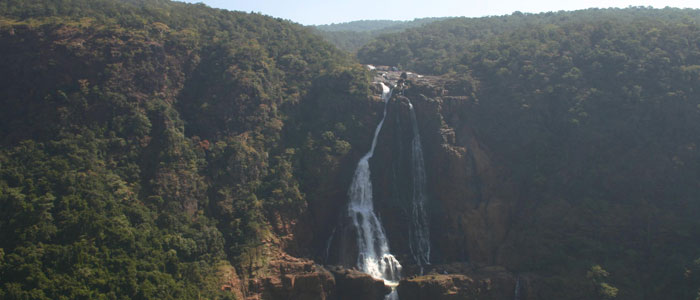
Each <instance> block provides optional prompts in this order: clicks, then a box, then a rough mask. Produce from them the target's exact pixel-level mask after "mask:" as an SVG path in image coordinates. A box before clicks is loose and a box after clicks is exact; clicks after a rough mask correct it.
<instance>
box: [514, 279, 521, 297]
mask: <svg viewBox="0 0 700 300" xmlns="http://www.w3.org/2000/svg"><path fill="white" fill-rule="evenodd" d="M522 289H523V287H522V286H521V285H520V276H518V279H516V281H515V292H514V293H513V294H514V296H513V299H515V300H520V297H521V296H520V293H521V290H522Z"/></svg>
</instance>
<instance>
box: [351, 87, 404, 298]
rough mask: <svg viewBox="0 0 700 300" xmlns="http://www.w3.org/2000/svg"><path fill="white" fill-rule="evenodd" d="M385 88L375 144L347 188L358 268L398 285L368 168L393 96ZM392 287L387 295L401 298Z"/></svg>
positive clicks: (395, 262) (396, 263)
mask: <svg viewBox="0 0 700 300" xmlns="http://www.w3.org/2000/svg"><path fill="white" fill-rule="evenodd" d="M382 89H383V91H382V98H383V100H384V115H383V117H382V120H381V121H380V122H379V125H377V128H376V129H375V130H374V138H373V139H372V146H371V148H370V150H369V152H367V154H365V155H364V156H363V157H362V158H361V159H360V161H359V162H358V163H357V169H355V174H354V176H353V178H352V184H350V190H349V191H348V195H349V196H350V202H349V204H348V214H349V216H350V217H351V218H352V222H353V225H354V226H355V229H356V230H357V246H358V257H357V266H358V268H359V269H360V270H361V271H362V272H365V273H367V274H369V275H371V276H372V277H374V278H377V279H382V280H384V283H385V284H386V285H388V286H392V287H395V286H396V285H398V281H399V279H401V264H400V263H399V261H398V260H396V258H395V257H394V256H393V255H392V254H391V253H390V252H389V244H388V242H387V238H386V234H385V233H384V228H383V227H382V224H381V222H380V221H379V218H377V215H376V214H375V213H374V202H373V199H372V181H371V180H370V169H369V159H370V158H372V155H374V148H375V147H376V146H377V137H378V136H379V132H380V131H381V130H382V125H383V124H384V119H385V118H386V106H387V103H388V101H389V98H391V89H390V88H389V87H387V86H386V85H384V84H383V83H382ZM392 289H393V290H392V293H391V294H389V295H388V296H387V299H398V295H396V290H395V289H394V288H392Z"/></svg>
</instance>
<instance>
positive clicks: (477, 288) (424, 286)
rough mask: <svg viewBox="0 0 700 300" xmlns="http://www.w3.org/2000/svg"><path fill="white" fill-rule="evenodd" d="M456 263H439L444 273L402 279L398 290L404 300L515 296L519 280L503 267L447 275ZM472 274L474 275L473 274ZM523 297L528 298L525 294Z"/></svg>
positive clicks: (482, 298)
mask: <svg viewBox="0 0 700 300" xmlns="http://www.w3.org/2000/svg"><path fill="white" fill-rule="evenodd" d="M454 268H455V267H454V266H436V267H435V269H440V270H441V271H443V272H444V274H437V273H433V274H428V275H424V276H417V277H410V278H405V279H403V280H401V283H400V284H399V287H398V291H399V297H400V298H401V299H402V300H414V299H415V300H418V299H434V300H453V299H454V300H456V299H480V300H488V299H494V300H495V299H499V300H500V299H513V298H514V296H515V290H516V284H517V279H516V278H515V277H514V276H513V275H512V274H510V273H508V272H506V271H505V270H504V269H502V268H499V267H491V268H484V269H481V270H476V271H470V272H468V274H446V273H447V270H449V269H454ZM469 273H471V274H469ZM521 299H526V298H524V297H521Z"/></svg>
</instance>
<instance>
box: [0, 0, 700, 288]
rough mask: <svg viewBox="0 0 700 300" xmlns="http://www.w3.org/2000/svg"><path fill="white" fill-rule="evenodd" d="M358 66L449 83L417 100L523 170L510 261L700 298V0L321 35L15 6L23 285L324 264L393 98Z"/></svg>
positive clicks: (0, 214)
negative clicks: (322, 255)
mask: <svg viewBox="0 0 700 300" xmlns="http://www.w3.org/2000/svg"><path fill="white" fill-rule="evenodd" d="M319 33H320V34H319ZM321 35H323V37H325V38H326V39H329V40H330V41H331V43H329V42H327V41H324V40H323V37H322V36H321ZM368 42H369V43H368ZM333 44H335V45H336V46H335V47H334V46H333ZM357 49H359V51H357V58H353V57H351V56H350V55H349V54H348V53H352V52H354V51H355V50H357ZM343 50H345V51H343ZM358 60H359V62H361V63H366V64H380V65H390V66H397V67H400V68H402V69H404V70H410V71H415V72H419V73H423V74H426V75H428V74H431V75H436V77H434V78H439V80H436V81H435V82H433V83H432V84H436V85H437V84H444V86H442V87H436V86H422V87H419V86H418V85H415V86H412V85H411V82H410V81H411V80H410V79H409V80H407V81H406V82H405V83H406V84H405V86H404V87H405V89H404V90H401V91H398V92H397V94H401V96H404V94H403V92H405V95H414V94H415V95H417V97H416V98H414V99H413V101H416V102H415V104H416V107H421V105H423V106H422V107H428V106H430V105H437V104H436V103H438V102H440V101H443V100H444V102H442V103H443V104H444V106H441V109H443V110H442V111H440V112H439V113H440V114H442V115H441V117H444V118H443V119H439V118H436V119H434V120H427V121H434V122H436V123H439V124H438V126H437V127H438V128H439V129H444V133H446V134H447V135H446V136H449V134H450V130H452V132H451V134H452V139H453V140H456V141H454V142H455V143H456V144H458V143H461V142H463V141H459V139H460V138H461V136H459V135H457V134H455V133H454V132H456V131H463V132H469V134H471V135H473V137H474V140H475V141H476V142H474V143H476V144H479V146H480V147H481V148H483V149H486V150H484V151H485V152H488V155H490V156H492V158H493V161H494V165H499V166H502V168H503V169H504V171H503V173H504V175H502V177H503V178H501V179H502V180H503V181H508V182H509V183H510V182H512V183H513V185H514V186H515V188H514V190H515V191H517V192H516V193H515V196H514V199H512V200H513V201H512V202H513V203H516V206H514V207H513V209H512V210H513V214H512V218H511V219H509V220H507V222H509V223H511V224H513V226H511V227H510V228H509V229H508V235H507V239H505V241H504V242H503V244H501V245H499V247H498V248H497V249H489V251H492V252H494V253H493V255H492V257H497V258H498V261H496V259H494V261H493V262H490V263H493V264H496V263H497V264H500V265H501V266H503V267H505V268H506V269H507V270H508V271H509V272H512V273H513V274H523V276H526V277H527V276H529V277H528V278H534V279H535V280H537V281H538V282H539V283H538V284H540V286H544V287H545V288H543V289H538V290H537V291H531V292H532V293H535V292H536V294H531V295H535V297H539V298H540V299H593V298H616V299H695V298H696V297H698V295H699V294H698V293H699V290H698V287H700V259H699V258H700V237H699V231H698V228H700V219H698V218H697V216H698V214H700V201H698V199H697V195H698V194H700V185H699V184H698V182H700V153H699V152H698V149H697V148H698V145H699V144H700V123H698V122H697V121H698V119H699V118H700V94H699V93H700V91H699V90H698V83H699V82H700V12H699V11H698V10H689V9H673V8H666V9H651V8H645V7H631V8H627V9H589V10H582V11H576V12H556V13H543V14H522V13H518V12H516V13H514V14H512V15H509V16H500V17H487V18H450V19H444V20H442V19H440V20H439V19H434V18H427V19H417V20H414V21H409V22H398V23H397V22H389V21H361V22H351V23H348V24H334V25H328V26H319V27H317V28H316V29H314V28H309V27H304V26H301V25H299V24H295V23H292V22H290V21H285V20H282V19H276V18H272V17H267V16H262V15H260V14H254V13H253V14H248V13H241V12H230V11H225V10H219V9H212V8H209V7H206V6H205V5H202V4H186V3H180V2H171V1H166V0H120V1H117V0H54V1H41V0H5V1H1V2H0V71H2V73H3V74H5V76H4V77H3V80H2V81H0V101H1V102H0V103H1V104H2V107H3V109H2V110H0V298H2V299H130V298H136V299H175V298H181V299H194V298H209V299H217V298H220V299H226V298H236V297H237V296H239V295H237V294H236V293H231V292H229V291H225V289H222V287H224V286H228V287H230V286H231V285H232V283H231V282H233V280H231V279H230V278H232V277H236V276H240V277H242V279H243V280H242V281H244V284H243V285H245V286H247V282H248V281H245V280H246V279H250V280H251V281H250V282H252V283H255V282H256V281H255V280H256V278H262V277H263V276H267V275H269V274H270V273H271V270H270V269H268V265H269V264H270V260H271V259H272V258H274V257H275V256H284V257H285V258H288V256H291V255H293V256H296V257H304V258H307V259H309V260H311V259H313V260H314V262H318V263H320V259H318V257H319V252H323V251H324V250H326V249H327V248H326V247H328V246H326V239H327V238H328V235H331V230H332V229H331V228H330V227H331V225H330V224H332V222H335V220H337V219H338V218H339V217H338V216H339V215H341V212H340V208H339V207H341V206H342V204H343V203H344V202H343V201H345V198H344V197H346V196H347V195H346V193H347V187H348V185H349V183H350V182H349V181H350V179H351V175H352V170H353V167H354V164H355V163H356V162H357V160H358V159H359V156H360V155H362V154H364V153H365V152H366V151H367V149H368V147H369V143H370V141H369V139H370V137H371V134H372V130H373V129H374V126H376V124H377V122H378V120H379V119H380V118H381V115H380V114H381V112H382V108H383V104H382V102H381V100H380V99H378V97H377V96H373V95H372V94H373V93H374V94H376V92H378V91H376V89H377V88H376V87H374V86H372V84H371V78H372V77H373V75H376V73H374V74H373V73H372V72H370V71H368V70H367V69H366V68H365V67H363V66H361V65H360V64H358V63H357V62H358ZM426 77H427V76H426ZM412 88H413V90H412ZM421 88H424V89H425V90H421ZM440 88H444V90H441V94H440V95H438V96H437V97H436V99H429V98H428V97H426V96H425V95H424V94H428V92H425V91H428V90H440ZM412 93H413V94H412ZM442 96H444V99H442V98H440V97H442ZM449 97H451V98H449ZM437 98H440V99H437ZM396 99H398V98H396ZM392 101H393V100H392ZM419 101H422V103H419ZM450 101H452V102H450ZM395 102H396V103H397V105H401V103H399V102H400V101H399V100H396V101H395ZM450 105H451V106H450ZM434 107H437V106H434ZM390 113H391V110H390ZM418 115H419V116H423V115H422V114H420V113H419V114H418ZM392 120H394V121H393V122H395V121H396V120H398V119H392ZM420 121H426V120H423V119H421V120H420ZM389 123H390V122H387V128H391V126H398V125H395V124H397V123H393V124H394V125H392V124H389ZM422 124H424V125H422V126H427V125H425V123H422ZM453 124H460V125H463V126H462V127H460V128H457V129H456V130H454V128H448V125H453ZM441 126H442V127H441ZM448 129H449V130H448ZM424 136H425V137H426V138H434V136H433V137H429V136H428V135H427V134H426V135H424ZM441 137H442V136H441ZM441 137H439V138H441ZM426 144H427V143H426ZM440 146H442V145H438V146H437V147H440ZM379 148H382V147H381V146H380V147H379ZM426 148H427V146H426ZM386 149H390V148H388V147H387V148H386ZM380 150H381V149H380ZM428 151H430V150H427V151H426V152H428ZM465 151H466V150H465ZM389 154H390V155H391V154H392V153H389ZM429 154H430V153H428V155H429ZM431 163H433V161H430V160H426V166H427V168H431V166H430V164H431ZM472 163H473V162H472ZM375 167H376V165H375ZM433 167H434V168H437V169H439V168H441V167H443V166H433ZM459 167H461V166H459ZM387 169H389V168H387ZM499 174H500V173H499ZM469 176H472V175H469ZM437 180H440V179H439V178H438V179H437ZM432 192H435V191H432ZM460 199H461V198H460ZM471 200H473V199H466V200H465V201H463V202H464V203H466V204H464V203H461V202H460V203H458V204H459V205H462V204H464V205H465V206H466V205H471V204H472V203H471V202H469V201H471ZM477 202H478V201H477ZM488 205H489V203H476V204H475V206H479V207H485V206H488ZM331 212H332V213H331ZM314 234H316V236H314ZM324 234H325V235H324ZM288 254H291V255H288ZM437 259H438V260H439V258H437ZM290 260H292V259H290ZM402 263H403V262H402ZM445 263H450V262H445ZM460 263H466V264H470V263H471V261H469V259H468V258H465V261H460ZM231 274H233V275H235V276H233V275H231ZM252 283H251V286H253V285H254V284H252ZM245 288H248V287H245ZM251 289H252V287H251ZM528 299H529V298H528Z"/></svg>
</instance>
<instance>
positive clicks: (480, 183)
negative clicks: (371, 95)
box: [371, 78, 515, 265]
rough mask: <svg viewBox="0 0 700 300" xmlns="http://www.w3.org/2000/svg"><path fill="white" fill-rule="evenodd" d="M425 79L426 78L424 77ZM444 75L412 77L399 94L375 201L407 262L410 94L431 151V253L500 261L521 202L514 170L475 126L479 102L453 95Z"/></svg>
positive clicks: (383, 146) (384, 140) (442, 259)
mask: <svg viewBox="0 0 700 300" xmlns="http://www.w3.org/2000/svg"><path fill="white" fill-rule="evenodd" d="M416 80H418V79H416ZM442 86H443V83H441V82H439V80H436V79H430V78H426V79H425V80H421V81H410V80H409V81H406V82H405V85H404V86H403V88H401V87H400V88H397V89H396V90H395V95H394V97H393V98H392V100H391V101H392V102H391V106H390V108H389V109H390V111H389V116H388V117H387V122H386V124H385V128H384V129H383V130H382V133H381V135H380V141H381V142H380V143H379V145H378V148H377V151H376V154H375V157H376V159H374V160H373V161H372V162H371V163H372V175H373V182H374V184H375V186H377V187H381V188H377V189H376V191H375V194H376V196H375V199H376V201H375V203H376V205H377V206H378V208H377V210H378V211H379V212H380V214H381V217H382V221H383V222H384V226H385V228H386V230H387V235H388V237H389V241H390V242H391V244H390V246H391V248H392V252H394V253H395V254H396V255H397V256H398V257H399V259H400V260H401V261H402V263H404V264H406V263H409V264H410V263H414V262H412V258H411V256H410V249H409V245H408V234H407V232H406V224H407V223H408V222H410V216H409V212H410V210H409V206H408V205H409V203H410V200H411V194H410V193H411V184H412V183H411V181H410V176H411V170H410V168H409V166H410V155H411V153H410V143H411V138H412V134H411V127H410V126H411V123H410V115H409V110H408V103H409V101H410V102H411V103H412V104H413V106H414V107H415V113H416V118H417V122H418V126H419V131H420V135H421V138H422V144H423V152H424V159H425V167H426V175H427V189H428V198H429V199H428V209H429V213H430V222H429V223H430V229H431V230H430V234H431V244H432V254H431V256H432V257H431V261H433V262H437V263H446V262H456V261H469V262H472V263H475V264H479V265H494V264H499V263H501V262H500V261H499V258H498V255H499V247H500V246H501V245H502V242H503V240H504V239H505V238H506V235H507V233H508V229H509V226H510V222H511V215H512V213H511V211H512V209H513V207H514V205H515V197H514V196H513V195H514V192H513V188H512V186H511V184H509V180H508V178H507V176H504V175H503V174H506V173H507V171H506V170H505V169H504V168H502V167H501V166H499V165H498V163H497V162H494V160H493V158H492V157H491V155H490V153H489V151H488V148H487V147H486V146H485V145H483V144H481V143H480V141H479V139H478V136H477V135H476V133H475V132H474V130H472V127H471V126H470V120H469V119H468V118H467V112H468V111H469V110H470V109H472V106H474V105H476V104H475V100H474V99H473V98H471V97H470V96H465V95H450V94H449V92H448V91H447V90H445V89H444V88H443V87H442Z"/></svg>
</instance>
